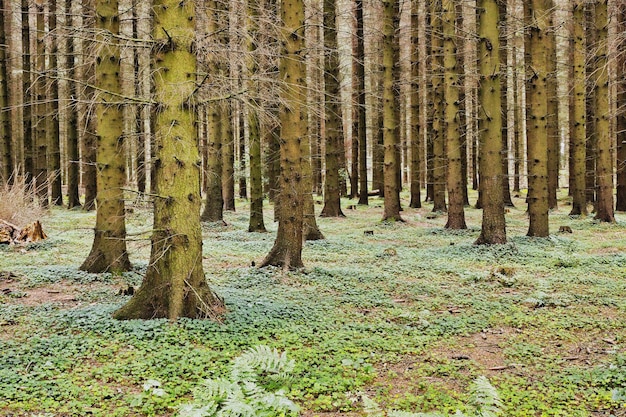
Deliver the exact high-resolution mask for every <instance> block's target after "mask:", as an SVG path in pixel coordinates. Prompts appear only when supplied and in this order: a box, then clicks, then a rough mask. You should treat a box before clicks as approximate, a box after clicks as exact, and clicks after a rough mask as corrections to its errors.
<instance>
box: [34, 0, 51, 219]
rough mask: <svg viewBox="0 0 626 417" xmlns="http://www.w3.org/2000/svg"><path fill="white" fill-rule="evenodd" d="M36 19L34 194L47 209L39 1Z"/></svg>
mask: <svg viewBox="0 0 626 417" xmlns="http://www.w3.org/2000/svg"><path fill="white" fill-rule="evenodd" d="M34 7H35V19H36V30H35V33H36V34H37V37H36V40H35V42H36V50H35V84H34V86H33V88H34V91H35V126H34V127H35V137H34V146H35V160H34V165H35V171H34V175H35V192H36V194H37V197H38V199H39V204H40V205H41V206H42V207H48V205H49V195H48V137H47V134H46V128H47V126H46V124H47V123H46V122H47V117H46V115H47V110H48V109H47V106H46V100H47V94H46V93H47V92H46V48H45V42H44V39H45V35H46V33H45V18H46V10H45V8H44V4H43V3H42V2H41V1H40V2H39V3H37V4H35V5H34Z"/></svg>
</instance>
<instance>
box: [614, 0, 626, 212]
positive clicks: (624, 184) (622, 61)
mask: <svg viewBox="0 0 626 417" xmlns="http://www.w3.org/2000/svg"><path fill="white" fill-rule="evenodd" d="M618 19H619V30H620V31H621V33H622V34H623V33H625V32H626V5H625V4H623V3H622V4H621V5H620V9H619V14H618ZM619 50H620V55H619V58H618V69H619V70H620V71H621V72H622V74H623V73H624V72H625V71H626V39H625V38H623V37H622V39H621V48H620V49H619ZM617 88H618V93H617V108H618V109H619V112H618V114H617V196H616V199H617V201H616V204H615V209H616V210H617V211H626V81H624V79H621V80H620V82H619V84H618V87H617Z"/></svg>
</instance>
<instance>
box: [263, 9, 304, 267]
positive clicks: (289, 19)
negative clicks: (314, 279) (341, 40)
mask: <svg viewBox="0 0 626 417" xmlns="http://www.w3.org/2000/svg"><path fill="white" fill-rule="evenodd" d="M280 14H281V21H282V22H283V23H282V24H283V26H282V28H281V29H282V30H281V35H282V36H281V41H282V50H281V55H280V65H279V73H280V78H281V79H283V80H289V83H288V87H284V88H283V90H282V97H281V98H282V103H283V104H282V108H281V112H280V122H281V134H280V136H281V138H280V139H281V141H280V168H281V172H280V198H279V200H280V205H281V210H280V217H279V221H278V231H277V232H276V240H275V241H274V246H273V247H272V249H271V250H270V252H269V253H268V254H267V256H266V257H265V259H264V260H263V262H262V263H261V266H268V265H273V266H279V267H282V268H284V269H296V268H301V267H303V266H304V264H303V263H302V231H303V227H302V224H303V205H304V204H303V203H304V192H305V190H304V184H303V182H302V155H301V151H300V142H301V140H302V137H303V136H304V134H305V121H306V119H305V116H306V113H305V112H304V111H303V106H305V105H306V69H305V63H304V56H303V55H302V54H301V51H302V49H303V48H304V27H305V25H304V2H303V0H287V1H282V2H281V3H280Z"/></svg>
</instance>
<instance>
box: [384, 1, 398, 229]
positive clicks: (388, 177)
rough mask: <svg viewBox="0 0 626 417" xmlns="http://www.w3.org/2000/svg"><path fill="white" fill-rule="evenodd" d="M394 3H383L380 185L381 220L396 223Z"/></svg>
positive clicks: (396, 108)
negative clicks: (382, 148) (382, 146)
mask: <svg viewBox="0 0 626 417" xmlns="http://www.w3.org/2000/svg"><path fill="white" fill-rule="evenodd" d="M398 8H399V5H398V1H397V0H383V47H382V56H383V66H382V68H383V80H382V83H383V94H382V97H383V109H382V116H383V145H384V166H383V182H384V191H385V201H384V212H383V220H399V221H402V217H400V181H399V178H398V167H399V164H400V158H399V153H398V149H399V146H400V115H399V90H398V85H397V76H398V71H399V66H400V63H399V62H398V57H399V43H398V42H399V41H398V24H399V20H400V16H399V12H398Z"/></svg>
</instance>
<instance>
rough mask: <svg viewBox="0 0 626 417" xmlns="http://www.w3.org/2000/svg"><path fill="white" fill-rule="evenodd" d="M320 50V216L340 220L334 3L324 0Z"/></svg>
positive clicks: (340, 144)
mask: <svg viewBox="0 0 626 417" xmlns="http://www.w3.org/2000/svg"><path fill="white" fill-rule="evenodd" d="M324 49H325V51H326V53H325V60H324V86H325V87H324V88H325V94H324V103H325V105H324V111H325V120H326V129H325V134H324V137H325V144H326V152H325V162H326V170H325V172H326V180H325V182H324V208H323V209H322V213H321V214H320V215H321V216H323V217H343V216H344V214H343V212H342V211H341V190H340V184H339V183H340V178H339V164H340V157H341V156H340V154H341V152H343V129H342V116H341V114H342V111H341V110H342V109H341V96H340V94H341V93H340V90H339V50H338V49H337V30H336V19H335V1H334V0H324Z"/></svg>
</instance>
